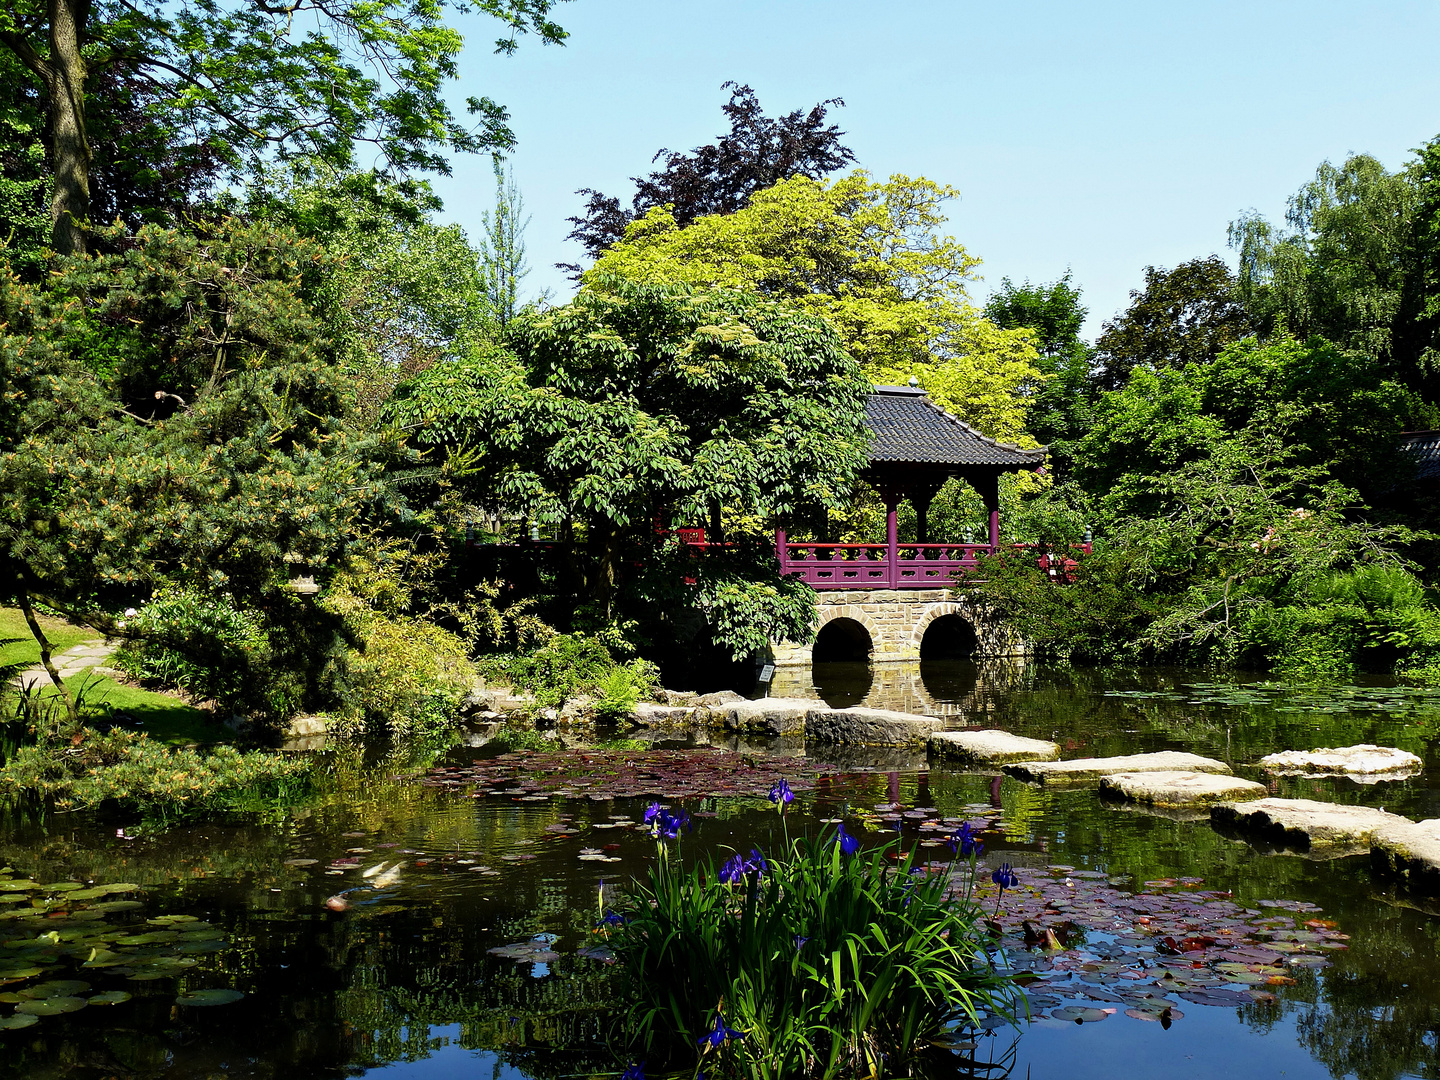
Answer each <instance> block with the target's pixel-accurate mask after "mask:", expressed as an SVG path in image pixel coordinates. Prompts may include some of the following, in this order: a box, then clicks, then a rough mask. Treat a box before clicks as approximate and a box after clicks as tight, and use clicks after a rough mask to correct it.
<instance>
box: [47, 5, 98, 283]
mask: <svg viewBox="0 0 1440 1080" xmlns="http://www.w3.org/2000/svg"><path fill="white" fill-rule="evenodd" d="M49 5H50V62H49V64H47V65H46V67H47V68H48V70H47V71H46V72H45V73H44V74H43V77H44V78H45V82H46V90H47V91H48V96H49V98H50V102H49V106H50V138H51V149H50V152H51V157H52V162H51V170H52V174H53V177H54V183H55V190H54V193H53V194H52V195H51V198H50V228H51V233H50V245H51V247H52V248H54V250H55V251H56V253H57V254H60V255H83V254H84V253H85V233H84V226H85V224H86V222H87V221H88V219H89V216H90V139H89V137H88V136H87V135H86V133H85V80H86V78H87V75H88V72H87V70H86V65H85V57H84V56H83V55H82V54H81V51H80V44H81V36H82V35H83V34H84V30H85V25H84V24H85V19H86V16H87V14H88V9H89V3H88V0H49Z"/></svg>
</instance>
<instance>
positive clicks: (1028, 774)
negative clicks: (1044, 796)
mask: <svg viewBox="0 0 1440 1080" xmlns="http://www.w3.org/2000/svg"><path fill="white" fill-rule="evenodd" d="M1005 771H1006V772H1007V773H1009V774H1010V775H1011V776H1015V777H1018V778H1020V779H1021V780H1029V781H1030V782H1031V783H1035V784H1093V783H1096V782H1098V781H1099V779H1100V778H1101V777H1102V776H1114V775H1115V774H1116V773H1142V772H1204V773H1222V774H1225V775H1227V776H1228V775H1229V773H1230V766H1229V765H1226V764H1225V763H1224V762H1223V761H1216V760H1215V759H1214V758H1207V757H1201V756H1200V755H1199V754H1185V753H1181V752H1180V751H1178V750H1161V751H1160V752H1159V753H1155V754H1126V755H1124V756H1123V757H1110V758H1075V759H1073V760H1070V761H1023V762H1016V763H1014V764H1012V765H1006V766H1005Z"/></svg>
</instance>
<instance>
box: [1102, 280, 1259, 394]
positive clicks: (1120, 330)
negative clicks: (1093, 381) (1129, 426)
mask: <svg viewBox="0 0 1440 1080" xmlns="http://www.w3.org/2000/svg"><path fill="white" fill-rule="evenodd" d="M1250 332H1251V323H1250V318H1249V316H1248V314H1247V313H1246V310H1245V308H1244V306H1243V305H1242V304H1241V303H1240V302H1239V299H1238V297H1237V293H1236V280H1235V275H1234V274H1232V273H1231V272H1230V268H1229V267H1228V266H1226V265H1225V263H1224V261H1222V260H1221V259H1220V258H1219V256H1216V255H1211V256H1209V257H1208V258H1204V259H1191V260H1190V261H1189V262H1184V263H1181V264H1180V265H1179V266H1177V267H1175V269H1174V270H1165V269H1163V268H1156V267H1154V266H1147V267H1146V268H1145V288H1144V289H1143V290H1134V289H1132V290H1131V291H1130V306H1129V307H1128V308H1126V309H1125V311H1124V312H1123V313H1122V314H1120V315H1117V316H1116V317H1115V318H1114V319H1113V320H1112V321H1109V322H1107V323H1105V325H1104V327H1103V328H1102V329H1101V332H1100V337H1099V338H1098V339H1097V340H1096V342H1095V352H1096V361H1097V364H1098V376H1099V380H1100V384H1101V386H1102V387H1103V388H1104V389H1107V390H1115V389H1118V388H1119V387H1121V386H1123V385H1125V380H1126V378H1127V377H1128V375H1129V374H1130V372H1131V371H1133V370H1134V369H1135V368H1137V367H1142V366H1143V367H1149V368H1153V369H1157V370H1158V369H1160V368H1167V367H1168V368H1181V367H1184V366H1185V365H1186V364H1190V363H1203V362H1205V361H1207V360H1213V359H1214V358H1215V357H1216V356H1218V355H1219V354H1220V350H1221V349H1223V348H1224V347H1225V346H1226V345H1229V344H1231V343H1232V342H1235V341H1239V340H1240V339H1241V338H1242V337H1244V336H1245V335H1246V334H1248V333H1250Z"/></svg>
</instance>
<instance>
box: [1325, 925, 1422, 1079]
mask: <svg viewBox="0 0 1440 1080" xmlns="http://www.w3.org/2000/svg"><path fill="white" fill-rule="evenodd" d="M1376 907H1377V908H1378V905H1376ZM1437 949H1440V927H1437V926H1436V925H1435V924H1434V922H1432V921H1429V920H1426V919H1425V918H1424V917H1423V916H1417V915H1416V914H1414V913H1411V912H1406V911H1396V910H1386V909H1383V908H1381V909H1379V911H1378V912H1377V913H1376V917H1375V918H1373V919H1372V920H1370V921H1369V922H1368V923H1367V924H1366V925H1364V927H1363V929H1362V931H1361V932H1360V933H1356V934H1355V935H1354V936H1353V937H1352V939H1351V942H1350V950H1349V951H1348V952H1345V953H1342V954H1339V955H1338V956H1337V957H1336V961H1337V962H1336V965H1335V966H1334V967H1333V968H1330V969H1327V970H1326V971H1325V977H1324V980H1323V983H1322V988H1321V994H1320V998H1319V1001H1318V1002H1317V1003H1316V1004H1314V1005H1311V1006H1309V1007H1307V1008H1303V1009H1302V1010H1301V1011H1300V1012H1299V1014H1298V1016H1297V1017H1296V1020H1297V1025H1296V1026H1297V1031H1298V1034H1299V1038H1300V1043H1301V1045H1303V1046H1304V1047H1305V1048H1306V1049H1307V1050H1309V1051H1310V1053H1312V1054H1314V1055H1315V1057H1316V1059H1317V1060H1319V1061H1321V1062H1323V1063H1324V1065H1325V1066H1326V1068H1328V1069H1329V1070H1330V1073H1331V1075H1333V1076H1336V1077H1341V1076H1356V1077H1358V1078H1359V1080H1394V1078H1396V1077H1399V1076H1419V1077H1426V1078H1433V1077H1440V1039H1437V1035H1440V1008H1437V1002H1440V970H1437V967H1436V964H1435V957H1436V955H1437Z"/></svg>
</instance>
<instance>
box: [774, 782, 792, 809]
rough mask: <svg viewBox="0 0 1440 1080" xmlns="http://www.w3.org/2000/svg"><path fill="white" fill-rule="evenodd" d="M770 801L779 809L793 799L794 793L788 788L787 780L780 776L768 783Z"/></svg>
mask: <svg viewBox="0 0 1440 1080" xmlns="http://www.w3.org/2000/svg"><path fill="white" fill-rule="evenodd" d="M770 801H771V802H772V803H774V804H775V805H776V806H778V807H780V808H781V809H784V808H785V807H786V806H788V805H789V804H790V803H792V802H794V801H795V793H794V792H793V791H791V790H790V783H789V781H787V780H785V779H784V778H783V777H782V778H780V779H779V780H776V781H775V783H773V784H771V785H770Z"/></svg>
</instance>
